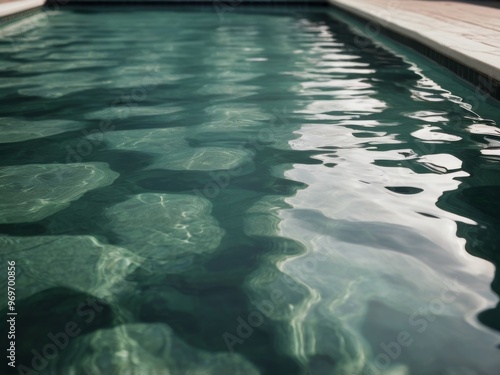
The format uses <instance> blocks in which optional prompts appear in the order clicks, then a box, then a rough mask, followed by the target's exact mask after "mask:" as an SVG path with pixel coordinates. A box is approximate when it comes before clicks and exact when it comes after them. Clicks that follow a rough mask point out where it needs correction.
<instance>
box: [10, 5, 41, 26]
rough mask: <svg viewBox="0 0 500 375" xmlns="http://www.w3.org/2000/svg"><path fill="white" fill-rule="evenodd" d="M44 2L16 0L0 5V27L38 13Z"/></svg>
mask: <svg viewBox="0 0 500 375" xmlns="http://www.w3.org/2000/svg"><path fill="white" fill-rule="evenodd" d="M44 4H45V0H16V1H8V2H5V3H0V27H1V26H3V25H5V24H7V23H10V22H12V21H16V20H18V19H20V18H23V17H26V16H29V15H31V14H33V13H35V12H37V11H39V10H40V9H41V8H42V7H43V6H44Z"/></svg>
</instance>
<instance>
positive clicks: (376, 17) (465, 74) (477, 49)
mask: <svg viewBox="0 0 500 375" xmlns="http://www.w3.org/2000/svg"><path fill="white" fill-rule="evenodd" d="M328 1H329V2H330V3H331V4H332V5H334V6H336V7H338V8H340V9H343V10H345V11H347V12H348V13H351V14H354V15H355V16H357V17H359V18H362V19H364V20H366V21H368V23H367V26H366V28H367V30H371V32H372V33H373V30H374V29H375V30H377V28H378V27H381V28H383V29H385V30H388V31H389V33H390V34H392V35H391V36H394V35H396V34H397V35H398V36H399V35H400V36H403V37H404V39H406V41H410V43H405V44H408V45H410V47H414V49H416V50H418V51H419V52H421V53H424V54H425V55H427V57H429V58H431V59H433V60H435V61H437V62H438V63H440V64H441V65H444V66H446V67H447V68H449V69H450V70H452V71H453V72H454V73H456V74H457V75H459V76H460V77H461V78H463V79H465V80H467V81H469V82H470V83H472V84H474V85H475V86H476V87H479V88H480V89H482V90H483V91H486V92H487V93H488V94H490V95H491V96H492V97H494V98H496V99H497V100H500V83H499V82H500V3H499V2H476V3H469V2H459V1H438V0H328ZM374 24H375V25H374ZM396 39H399V38H396ZM403 42H405V41H403ZM416 44H418V46H416ZM426 47H427V48H426ZM477 73H479V74H477Z"/></svg>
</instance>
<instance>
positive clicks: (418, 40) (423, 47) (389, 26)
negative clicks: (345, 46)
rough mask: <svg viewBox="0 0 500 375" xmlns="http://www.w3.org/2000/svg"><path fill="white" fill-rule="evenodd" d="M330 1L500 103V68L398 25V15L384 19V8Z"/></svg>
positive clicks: (369, 28)
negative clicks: (374, 9) (366, 7)
mask: <svg viewBox="0 0 500 375" xmlns="http://www.w3.org/2000/svg"><path fill="white" fill-rule="evenodd" d="M328 2H329V4H330V8H331V9H332V10H336V11H339V12H344V13H347V14H349V15H350V16H351V17H354V18H356V19H358V20H360V21H362V22H365V23H366V29H367V31H368V34H375V35H376V34H378V33H381V34H384V35H385V36H388V37H389V38H391V39H393V40H395V41H397V42H399V43H402V44H404V45H406V46H407V47H409V48H411V49H413V50H414V51H416V52H418V53H420V54H421V55H423V56H425V57H427V58H429V59H431V60H432V61H434V62H436V63H438V64H439V65H441V66H443V67H444V68H446V69H448V70H449V71H451V72H452V73H454V74H455V75H457V76H458V77H459V78H461V79H463V80H465V81H467V82H468V83H470V84H472V85H473V86H474V87H476V92H477V91H479V92H477V93H478V94H480V95H483V96H488V97H491V98H493V99H495V100H497V101H500V65H499V66H491V65H488V64H485V63H484V62H483V61H481V60H479V59H477V58H475V57H474V56H471V55H470V54H467V53H464V51H460V50H458V49H455V48H452V47H450V46H448V45H446V44H445V43H444V42H443V40H432V39H429V38H427V37H426V36H424V35H422V34H421V33H420V32H419V31H420V30H416V29H412V28H408V27H402V26H401V25H399V24H397V20H398V17H397V14H396V16H395V17H392V18H390V17H388V18H384V17H383V16H384V15H387V11H386V10H385V11H384V9H382V8H380V9H379V10H378V12H375V11H373V9H368V10H366V9H365V10H363V9H361V8H360V5H363V4H362V3H357V2H352V3H349V4H348V3H346V2H345V1H344V0H328ZM499 37H500V35H499Z"/></svg>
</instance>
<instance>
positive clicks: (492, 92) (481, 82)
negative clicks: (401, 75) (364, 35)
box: [331, 4, 500, 101]
mask: <svg viewBox="0 0 500 375" xmlns="http://www.w3.org/2000/svg"><path fill="white" fill-rule="evenodd" d="M331 8H333V9H335V11H336V12H338V13H339V14H346V15H348V16H349V17H352V18H354V19H356V20H358V21H360V22H363V23H369V24H371V25H373V27H374V28H375V29H376V30H377V31H379V32H380V33H381V34H383V35H385V36H387V37H389V38H391V39H393V40H395V41H396V42H398V43H401V44H404V45H405V46H407V47H409V48H411V49H413V50H414V51H416V52H418V53H420V54H421V55H424V56H425V57H427V58H429V59H430V60H432V61H434V62H436V63H438V64H439V65H441V66H443V67H445V68H446V69H448V70H449V71H451V72H453V73H454V74H455V75H457V76H458V77H460V78H462V79H463V80H465V81H467V82H469V83H471V84H472V85H474V87H476V89H478V90H480V91H481V92H482V93H483V94H484V95H485V96H489V97H491V98H494V99H496V100H498V101H500V81H498V80H496V79H495V78H494V77H490V76H487V75H486V74H484V73H481V72H479V71H477V70H476V69H474V68H470V67H468V66H466V65H464V64H462V63H460V62H458V61H456V60H454V59H452V58H450V57H448V56H446V55H443V54H442V53H440V52H438V51H436V50H434V49H432V48H430V47H428V46H426V45H425V44H423V43H421V42H419V41H417V40H416V39H414V38H411V37H408V36H405V35H402V34H400V33H398V32H396V31H393V30H390V29H388V28H387V27H385V26H382V25H381V24H380V23H378V22H376V21H373V20H370V19H367V18H364V17H362V16H359V15H357V14H354V13H351V12H349V10H347V9H344V8H340V7H339V6H337V5H335V4H331Z"/></svg>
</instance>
